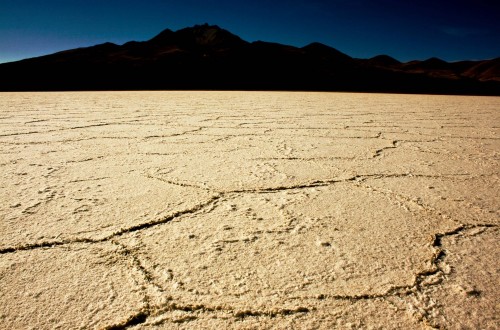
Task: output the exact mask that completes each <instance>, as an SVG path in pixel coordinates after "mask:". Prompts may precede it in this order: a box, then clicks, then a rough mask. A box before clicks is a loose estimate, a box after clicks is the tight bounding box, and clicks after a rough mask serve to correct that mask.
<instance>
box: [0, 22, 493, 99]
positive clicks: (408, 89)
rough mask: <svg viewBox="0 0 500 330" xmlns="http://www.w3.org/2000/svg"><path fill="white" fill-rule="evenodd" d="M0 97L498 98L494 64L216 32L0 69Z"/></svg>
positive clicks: (183, 32) (191, 30) (208, 29)
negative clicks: (296, 93)
mask: <svg viewBox="0 0 500 330" xmlns="http://www.w3.org/2000/svg"><path fill="white" fill-rule="evenodd" d="M0 76H2V77H6V79H2V80H0V91H8V90H13V91H15V90H19V91H21V90H40V91H44V90H128V89H131V90H142V89H159V90H162V89H223V90H227V89H236V90H318V91H358V92H396V93H431V94H478V95H500V58H497V59H493V60H483V61H460V62H446V61H443V60H441V59H438V58H430V59H427V60H424V61H410V62H406V63H402V62H399V61H398V60H396V59H394V58H392V57H390V56H389V55H378V56H375V57H372V58H370V59H356V58H353V57H351V56H349V55H347V54H345V53H342V52H341V51H339V50H337V49H335V48H333V47H330V46H328V45H324V44H322V43H319V42H312V43H310V44H308V45H306V46H304V47H295V46H290V45H283V44H279V43H273V42H266V41H254V42H248V41H245V40H243V39H241V38H240V37H239V36H237V35H235V34H233V33H231V32H229V31H228V30H225V29H222V28H220V27H219V26H217V25H208V24H204V25H195V26H193V27H188V28H183V29H180V30H177V31H172V30H170V29H165V30H163V31H161V32H160V33H159V34H157V35H156V36H154V37H153V38H151V39H149V40H146V41H129V42H126V43H124V44H122V45H117V44H114V43H110V42H107V43H102V44H98V45H94V46H90V47H82V48H75V49H70V50H65V51H61V52H57V53H53V54H48V55H44V56H40V57H35V58H30V59H24V60H20V61H16V62H9V63H3V64H0Z"/></svg>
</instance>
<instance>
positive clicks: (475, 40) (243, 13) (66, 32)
mask: <svg viewBox="0 0 500 330" xmlns="http://www.w3.org/2000/svg"><path fill="white" fill-rule="evenodd" d="M205 22H207V23H209V24H217V25H219V26H220V27H222V28H225V29H227V30H229V31H231V32H233V33H234V34H237V35H239V36H240V37H242V38H243V39H245V40H247V41H256V40H264V41H273V42H279V43H284V44H290V45H294V46H300V47H302V46H305V45H306V44H308V43H310V42H313V41H319V42H322V43H325V44H327V45H329V46H332V47H334V48H336V49H338V50H340V51H342V52H344V53H346V54H348V55H351V56H353V57H358V58H369V57H372V56H375V55H379V54H388V55H391V56H393V57H395V58H397V59H398V60H401V61H408V60H412V59H427V58H429V57H433V56H435V57H440V58H442V59H445V60H448V61H455V60H463V59H488V58H494V57H500V1H499V0H472V1H462V0H456V1H439V0H434V1H430V0H429V1H427V0H425V1H417V0H415V1H405V0H373V1H369V0H350V1H349V0H331V1H320V0H290V1H282V0H275V1H273V0H267V1H263V0H254V1H251V2H245V1H238V0H233V1H209V0H205V1H200V0H183V1H168V0H164V1H161V0H151V1H148V0H142V1H127V0H121V1H119V0H74V1H72V0H39V1H34V0H1V1H0V62H8V61H14V60H18V59H23V58H27V57H33V56H39V55H44V54H49V53H53V52H56V51H60V50H65V49H70V48H76V47H83V46H91V45H95V44H98V43H103V42H106V41H110V42H114V43H118V44H122V43H124V42H127V41H130V40H136V41H143V40H148V39H150V38H152V37H153V36H155V35H156V34H158V33H159V32H160V31H162V30H163V29H165V28H170V29H172V30H177V29H180V28H184V27H188V26H193V25H195V24H203V23H205Z"/></svg>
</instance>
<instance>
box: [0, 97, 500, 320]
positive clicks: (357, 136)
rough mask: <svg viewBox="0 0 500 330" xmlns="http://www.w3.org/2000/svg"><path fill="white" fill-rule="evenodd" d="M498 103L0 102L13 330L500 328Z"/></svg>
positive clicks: (0, 229)
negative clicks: (56, 329) (58, 329)
mask: <svg viewBox="0 0 500 330" xmlns="http://www.w3.org/2000/svg"><path fill="white" fill-rule="evenodd" d="M499 163H500V98H498V97H460V96H429V95H390V94H385V95H382V94H380V95H379V94H353V93H351V94H343V93H285V92H266V93H263V92H99V93H93V92H78V93H1V94H0V168H1V184H0V200H1V201H2V203H0V221H1V222H0V233H1V239H0V297H1V301H2V303H1V304H0V328H3V329H29V328H32V329H53V328H60V329H74V328H82V329H88V328H90V329H92V328H95V329H125V328H130V329H157V328H158V329H161V328H165V329H171V328H185V329H193V328H237V329H240V328H241V329H254V328H277V329H290V328H301V329H302V328H304V329H318V328H320V329H331V328H363V329H378V328H383V329H426V328H449V329H461V328H481V329H495V328H498V327H500V321H499V318H498V315H499V306H500V303H499V297H500V288H499V285H498V284H499V283H500V266H499V264H498V260H500V248H499V245H498V239H499V230H498V225H499V222H500V221H499V219H500V218H499V197H500V196H499V195H500V194H499V190H500V188H499V187H500V184H499V172H500V171H499V169H500V167H499V165H500V164H499Z"/></svg>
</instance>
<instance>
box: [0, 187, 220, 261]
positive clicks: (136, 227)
mask: <svg viewBox="0 0 500 330" xmlns="http://www.w3.org/2000/svg"><path fill="white" fill-rule="evenodd" d="M222 196H223V195H222V194H216V195H214V196H212V198H210V199H209V200H208V201H206V202H204V203H202V204H198V205H195V206H194V207H192V208H189V209H186V210H182V211H177V212H174V213H172V214H170V215H167V216H165V217H163V218H161V219H158V220H153V221H150V222H144V223H140V224H137V225H134V226H131V227H128V228H122V229H120V230H118V231H116V232H114V233H112V234H110V235H108V236H106V237H103V238H97V239H94V238H74V239H67V240H60V241H45V242H39V243H31V244H26V245H22V246H14V247H5V248H1V249H0V255H1V254H7V253H14V252H18V251H27V250H35V249H40V248H51V247H56V246H62V245H68V244H74V243H88V244H93V243H101V242H106V241H109V240H111V239H112V238H115V237H119V236H122V235H124V234H128V233H133V232H136V231H140V230H143V229H146V228H151V227H155V226H158V225H161V224H164V223H167V222H170V221H172V220H174V219H177V218H179V217H181V216H183V215H186V214H193V213H196V212H198V211H201V210H203V209H204V208H206V207H209V206H211V205H212V204H213V203H216V202H217V201H218V200H219V199H220V198H221V197H222Z"/></svg>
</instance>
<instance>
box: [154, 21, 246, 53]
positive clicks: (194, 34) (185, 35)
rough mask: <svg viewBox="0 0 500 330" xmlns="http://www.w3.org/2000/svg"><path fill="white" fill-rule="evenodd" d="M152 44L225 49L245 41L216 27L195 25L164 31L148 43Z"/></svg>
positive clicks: (206, 24)
mask: <svg viewBox="0 0 500 330" xmlns="http://www.w3.org/2000/svg"><path fill="white" fill-rule="evenodd" d="M149 42H150V43H154V44H163V45H165V44H176V45H180V46H183V47H187V48H193V47H211V48H227V47H234V46H240V45H243V44H247V42H246V41H244V40H242V39H241V38H240V37H238V36H236V35H234V34H232V33H231V32H229V31H227V30H224V29H222V28H220V27H219V26H217V25H209V24H208V23H205V24H202V25H195V26H193V27H187V28H184V29H180V30H177V31H175V32H173V31H172V30H169V29H166V30H164V31H162V32H161V33H160V34H158V35H157V36H156V37H154V38H153V39H151V40H150V41H149Z"/></svg>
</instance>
